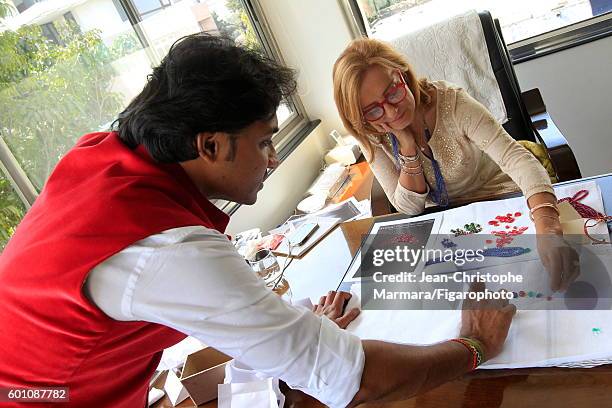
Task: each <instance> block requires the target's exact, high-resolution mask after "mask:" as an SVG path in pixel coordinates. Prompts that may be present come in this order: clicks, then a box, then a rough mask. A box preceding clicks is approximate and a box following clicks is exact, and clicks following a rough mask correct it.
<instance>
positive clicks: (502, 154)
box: [455, 90, 580, 291]
mask: <svg viewBox="0 0 612 408" xmlns="http://www.w3.org/2000/svg"><path fill="white" fill-rule="evenodd" d="M455 119H456V122H457V126H458V127H459V129H460V130H462V131H463V132H464V134H466V135H467V137H468V138H470V139H471V140H472V141H474V142H475V143H476V145H477V146H478V147H479V148H480V149H482V150H483V151H484V152H485V153H486V154H488V155H489V156H490V157H491V158H492V159H493V160H494V161H495V162H496V163H497V164H498V165H499V167H500V168H501V169H502V171H504V172H505V173H506V174H508V175H509V176H510V177H511V178H512V180H514V182H515V183H516V184H517V185H518V186H519V187H520V189H521V190H522V192H523V195H524V196H525V197H526V199H527V205H528V206H529V208H530V209H531V210H532V214H531V215H532V218H533V222H534V225H535V228H536V234H537V246H538V253H539V255H540V260H541V262H542V264H543V265H544V267H545V268H546V270H547V271H548V273H549V275H550V286H551V289H552V290H555V291H556V290H565V289H567V288H568V286H569V285H570V283H571V282H573V281H574V280H575V279H576V277H577V276H578V275H579V274H580V269H579V264H580V262H579V258H578V254H577V253H576V251H575V250H574V249H572V248H571V247H570V246H569V245H567V244H566V243H565V242H564V241H563V239H562V236H563V231H562V229H561V223H560V222H559V213H558V211H557V210H556V204H557V198H556V196H555V193H554V190H553V188H552V184H551V182H550V177H549V176H548V173H547V172H546V169H544V167H543V166H542V164H540V162H539V161H538V160H537V159H536V158H535V157H534V156H533V155H532V154H531V153H530V152H529V151H528V150H527V149H525V148H524V147H523V146H521V145H520V144H518V143H517V142H516V141H515V140H514V139H513V138H512V137H511V136H510V135H509V134H508V133H506V131H505V130H504V129H503V127H502V126H501V125H500V124H499V123H497V121H496V120H495V118H493V116H492V115H491V114H490V113H489V111H488V110H487V109H486V108H485V107H484V106H482V105H481V104H480V103H479V102H477V101H476V100H475V99H474V98H472V97H471V96H470V95H468V93H467V92H465V91H464V90H459V91H458V92H457V100H456V106H455ZM553 206H554V208H553Z"/></svg>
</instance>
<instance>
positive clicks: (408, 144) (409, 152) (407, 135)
mask: <svg viewBox="0 0 612 408" xmlns="http://www.w3.org/2000/svg"><path fill="white" fill-rule="evenodd" d="M372 125H373V126H374V127H375V128H376V130H378V131H380V132H384V133H393V134H394V135H395V137H396V138H397V141H398V142H399V148H400V153H402V154H403V155H404V156H414V155H415V154H416V152H417V143H416V140H415V138H414V135H413V134H412V132H410V131H408V130H406V129H399V130H398V129H391V128H390V127H389V125H387V124H386V123H384V122H383V123H381V124H374V123H373V124H372Z"/></svg>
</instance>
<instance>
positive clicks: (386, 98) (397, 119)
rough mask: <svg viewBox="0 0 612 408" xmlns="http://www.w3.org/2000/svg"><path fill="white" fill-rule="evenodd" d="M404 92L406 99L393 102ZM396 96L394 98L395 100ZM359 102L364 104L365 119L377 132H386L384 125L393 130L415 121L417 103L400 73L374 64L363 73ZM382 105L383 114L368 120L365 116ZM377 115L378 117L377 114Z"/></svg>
mask: <svg viewBox="0 0 612 408" xmlns="http://www.w3.org/2000/svg"><path fill="white" fill-rule="evenodd" d="M402 88H403V89H405V94H406V96H405V97H404V98H403V100H401V101H399V102H396V103H393V101H394V99H399V98H397V93H398V92H399V94H400V96H401V95H402V94H403V90H402ZM394 97H395V98H394ZM359 101H360V103H361V106H360V107H361V112H362V118H363V119H364V120H365V121H366V122H368V123H370V124H371V125H372V126H374V127H375V128H376V129H377V130H379V131H381V132H384V131H385V129H384V127H383V124H386V125H387V126H388V127H389V128H391V129H396V130H400V129H405V128H406V127H407V126H408V125H410V124H411V123H412V121H413V119H414V110H415V102H414V95H412V92H411V91H410V88H408V86H407V85H406V84H405V83H404V82H403V79H402V78H401V76H400V72H399V71H389V70H387V69H386V68H383V67H381V66H378V65H373V66H371V67H370V68H368V70H367V71H366V72H365V73H364V76H363V82H362V83H361V88H360V90H359ZM376 104H380V105H379V106H381V107H382V108H383V110H382V111H379V112H380V113H383V115H382V116H381V117H380V118H379V119H376V120H368V118H367V116H369V115H366V114H365V113H366V112H368V111H370V110H371V108H373V107H374V106H376ZM374 113H375V112H374ZM374 116H378V115H374Z"/></svg>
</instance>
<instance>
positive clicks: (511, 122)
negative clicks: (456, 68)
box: [478, 11, 536, 142]
mask: <svg viewBox="0 0 612 408" xmlns="http://www.w3.org/2000/svg"><path fill="white" fill-rule="evenodd" d="M478 17H479V18H480V23H481V25H482V30H483V33H484V37H485V42H486V44H487V49H488V51H489V59H490V61H491V68H492V69H493V73H494V74H495V79H496V80H497V84H498V86H499V89H500V91H501V95H502V98H503V101H504V106H505V107H506V113H507V119H508V120H507V122H505V123H504V124H503V127H504V129H506V132H508V133H509V134H510V136H512V137H513V138H514V139H516V140H529V141H532V142H535V141H536V138H535V134H534V131H533V129H532V127H531V120H530V118H529V114H528V113H527V108H526V107H525V104H524V103H523V99H522V97H521V88H520V86H519V83H518V80H517V77H516V73H515V72H514V67H513V65H512V62H511V60H510V54H509V53H508V48H507V47H506V43H505V42H504V37H503V35H502V31H501V27H500V26H499V21H498V20H497V19H495V20H494V19H493V17H492V16H491V13H489V12H488V11H482V12H479V13H478Z"/></svg>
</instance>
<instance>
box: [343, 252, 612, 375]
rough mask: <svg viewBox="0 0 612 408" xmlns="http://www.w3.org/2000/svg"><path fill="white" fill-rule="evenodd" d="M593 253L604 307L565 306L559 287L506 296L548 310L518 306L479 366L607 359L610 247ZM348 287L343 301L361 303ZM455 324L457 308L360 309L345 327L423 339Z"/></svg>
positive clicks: (611, 351)
mask: <svg viewBox="0 0 612 408" xmlns="http://www.w3.org/2000/svg"><path fill="white" fill-rule="evenodd" d="M597 255H598V257H599V260H600V262H601V264H603V265H605V267H606V268H607V269H608V270H607V275H605V276H603V275H602V276H601V279H600V280H601V282H595V287H596V288H597V290H598V291H599V292H598V297H599V298H598V307H605V308H606V310H567V308H566V306H565V300H564V297H563V294H561V293H556V294H554V296H553V299H552V300H551V301H545V300H543V299H525V298H519V299H515V300H513V301H512V302H513V303H516V304H517V306H520V304H519V303H518V302H526V301H527V302H529V301H530V302H535V301H539V302H541V303H542V304H543V305H545V306H546V305H547V307H548V310H519V311H518V312H517V314H516V316H515V317H514V319H513V321H512V325H511V327H510V331H509V333H508V338H507V340H506V344H505V346H504V350H503V352H502V353H501V354H500V355H499V356H497V357H496V358H494V359H492V360H490V361H488V362H487V363H485V364H484V365H483V366H482V368H522V367H548V366H570V367H577V366H580V367H592V366H595V365H598V364H607V363H608V362H609V361H612V310H610V309H611V308H612V299H611V296H610V293H612V289H611V283H610V274H611V272H612V248H610V247H608V246H606V247H605V248H604V247H603V246H602V247H599V248H597ZM595 259H596V258H594V257H591V258H585V257H581V270H592V266H589V264H588V262H595ZM585 262H586V263H585ZM529 263H535V261H530V262H527V264H529ZM601 264H600V265H601ZM424 285H427V284H422V283H420V284H415V290H427V289H428V288H425V287H423V286H424ZM491 289H492V290H496V289H497V288H495V287H491ZM429 290H431V288H429ZM462 290H466V288H463V289H462ZM351 292H352V294H353V296H352V297H351V300H350V301H349V304H348V306H347V307H348V308H351V307H354V306H361V307H363V305H361V304H360V294H361V287H360V283H354V284H353V285H352V287H351ZM436 302H439V301H436ZM416 303H418V302H415V304H414V305H412V306H413V309H418V308H420V307H425V308H426V306H427V305H426V304H416ZM438 304H439V303H438ZM552 309H556V310H552ZM460 325H461V311H460V310H367V309H366V310H363V309H362V311H361V313H360V315H359V316H358V317H357V318H356V319H355V320H354V321H353V322H352V323H351V324H350V325H349V326H348V327H347V330H348V331H350V332H352V333H354V334H355V335H357V336H359V337H360V338H362V339H374V340H384V341H389V342H393V343H402V344H421V345H425V344H434V343H438V342H441V341H445V340H448V339H451V338H454V337H457V336H458V334H459V329H460Z"/></svg>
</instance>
